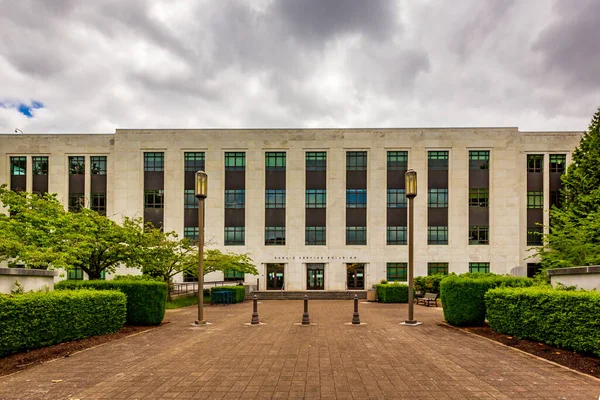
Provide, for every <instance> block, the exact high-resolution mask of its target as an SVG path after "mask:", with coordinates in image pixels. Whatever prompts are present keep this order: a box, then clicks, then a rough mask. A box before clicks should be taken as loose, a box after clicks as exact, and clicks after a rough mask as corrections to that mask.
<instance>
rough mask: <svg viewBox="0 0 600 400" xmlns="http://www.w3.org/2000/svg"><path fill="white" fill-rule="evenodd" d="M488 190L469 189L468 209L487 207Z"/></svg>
mask: <svg viewBox="0 0 600 400" xmlns="http://www.w3.org/2000/svg"><path fill="white" fill-rule="evenodd" d="M489 198H490V191H489V189H469V207H489Z"/></svg>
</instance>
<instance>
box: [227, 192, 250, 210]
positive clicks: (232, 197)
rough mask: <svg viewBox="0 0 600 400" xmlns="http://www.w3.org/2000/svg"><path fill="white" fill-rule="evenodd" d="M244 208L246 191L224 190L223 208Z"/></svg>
mask: <svg viewBox="0 0 600 400" xmlns="http://www.w3.org/2000/svg"><path fill="white" fill-rule="evenodd" d="M245 206H246V191H245V190H243V189H240V190H234V189H226V190H225V208H244V207H245Z"/></svg>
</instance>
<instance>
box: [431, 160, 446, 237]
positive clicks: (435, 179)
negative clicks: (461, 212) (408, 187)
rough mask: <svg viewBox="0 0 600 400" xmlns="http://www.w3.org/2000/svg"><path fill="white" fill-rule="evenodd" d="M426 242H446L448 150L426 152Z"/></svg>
mask: <svg viewBox="0 0 600 400" xmlns="http://www.w3.org/2000/svg"><path fill="white" fill-rule="evenodd" d="M427 205H428V208H427V244H431V245H437V244H442V245H443V244H448V151H429V152H427Z"/></svg>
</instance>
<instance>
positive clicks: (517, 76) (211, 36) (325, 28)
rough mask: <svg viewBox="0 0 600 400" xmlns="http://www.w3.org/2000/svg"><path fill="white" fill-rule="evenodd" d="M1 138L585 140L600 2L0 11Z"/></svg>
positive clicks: (172, 0)
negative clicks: (235, 133)
mask: <svg viewBox="0 0 600 400" xmlns="http://www.w3.org/2000/svg"><path fill="white" fill-rule="evenodd" d="M0 9H1V10H2V12H1V13H0V38H1V40H0V82H1V84H0V132H1V133H11V132H14V130H15V128H19V129H21V130H23V131H24V132H25V133H28V132H29V133H43V132H69V133H70V132H102V133H110V132H114V130H115V129H116V128H244V127H249V128H278V127H279V128H284V127H292V128H296V127H297V128H310V127H427V126H433V127H437V126H518V127H519V128H520V129H521V130H584V129H586V128H587V125H588V123H589V120H590V118H591V116H592V114H593V113H594V111H595V110H596V108H597V107H598V106H599V105H600V40H598V28H599V26H598V19H597V18H598V16H600V0H555V1H551V0H540V1H536V0H515V1H509V0H488V1H482V0H455V1H451V2H450V1H441V0H431V1H416V0H415V1H398V2H394V1H392V0H368V1H367V0H301V1H300V0H252V1H250V0H247V1H241V0H240V1H236V0H218V1H217V0H211V1H188V0H165V1H158V0H157V1H150V0H147V1H146V0H138V1H136V0H127V1H123V0H116V1H104V0H98V1H87V0H86V1H78V0H51V1H49V0H39V1H28V0H19V1H13V0H0Z"/></svg>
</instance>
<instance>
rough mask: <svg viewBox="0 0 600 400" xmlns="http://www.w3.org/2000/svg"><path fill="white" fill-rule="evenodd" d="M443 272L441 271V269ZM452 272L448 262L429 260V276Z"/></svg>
mask: <svg viewBox="0 0 600 400" xmlns="http://www.w3.org/2000/svg"><path fill="white" fill-rule="evenodd" d="M440 270H441V271H443V272H439V271H440ZM449 272H450V270H449V264H448V263H447V262H428V263H427V276H431V275H435V274H440V273H441V274H444V275H448V273H449Z"/></svg>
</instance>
